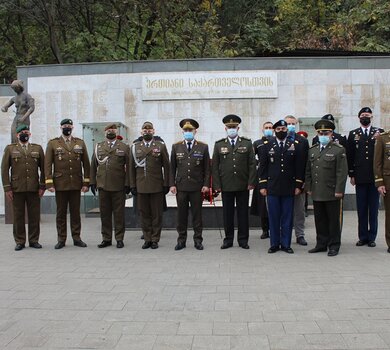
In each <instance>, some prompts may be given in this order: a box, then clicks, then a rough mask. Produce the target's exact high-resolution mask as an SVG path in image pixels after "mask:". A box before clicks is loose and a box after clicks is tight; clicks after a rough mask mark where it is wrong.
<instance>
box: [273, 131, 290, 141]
mask: <svg viewBox="0 0 390 350" xmlns="http://www.w3.org/2000/svg"><path fill="white" fill-rule="evenodd" d="M275 136H276V137H277V138H278V139H279V140H284V139H285V138H286V137H287V131H275Z"/></svg>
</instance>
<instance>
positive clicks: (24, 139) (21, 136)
mask: <svg viewBox="0 0 390 350" xmlns="http://www.w3.org/2000/svg"><path fill="white" fill-rule="evenodd" d="M29 138H30V135H29V134H19V140H20V142H27V141H28V139H29Z"/></svg>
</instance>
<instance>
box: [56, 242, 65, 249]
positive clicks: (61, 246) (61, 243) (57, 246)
mask: <svg viewBox="0 0 390 350" xmlns="http://www.w3.org/2000/svg"><path fill="white" fill-rule="evenodd" d="M64 247H65V242H62V241H60V242H58V243H57V244H56V245H55V246H54V249H61V248H64Z"/></svg>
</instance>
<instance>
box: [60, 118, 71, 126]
mask: <svg viewBox="0 0 390 350" xmlns="http://www.w3.org/2000/svg"><path fill="white" fill-rule="evenodd" d="M60 124H61V125H64V124H70V125H73V120H72V119H69V118H66V119H62V120H61V123H60Z"/></svg>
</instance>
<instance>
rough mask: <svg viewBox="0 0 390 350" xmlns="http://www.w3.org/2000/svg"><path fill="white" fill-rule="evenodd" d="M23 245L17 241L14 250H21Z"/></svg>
mask: <svg viewBox="0 0 390 350" xmlns="http://www.w3.org/2000/svg"><path fill="white" fill-rule="evenodd" d="M24 247H25V245H24V244H19V243H18V244H17V245H16V246H15V250H16V251H19V250H22V249H23V248H24Z"/></svg>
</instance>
